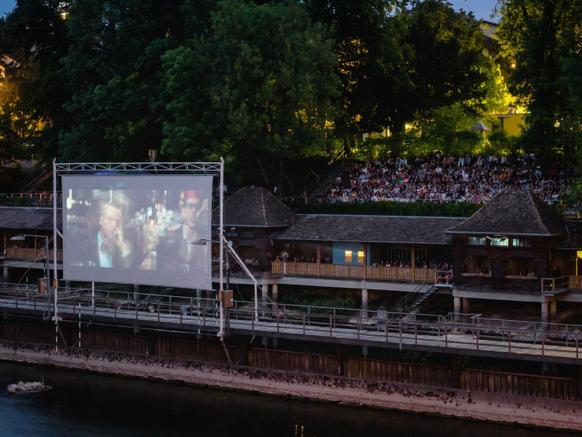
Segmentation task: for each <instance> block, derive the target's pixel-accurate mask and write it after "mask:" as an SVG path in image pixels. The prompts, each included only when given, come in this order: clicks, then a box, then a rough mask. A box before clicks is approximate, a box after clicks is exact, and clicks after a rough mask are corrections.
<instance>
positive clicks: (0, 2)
mask: <svg viewBox="0 0 582 437" xmlns="http://www.w3.org/2000/svg"><path fill="white" fill-rule="evenodd" d="M449 1H450V2H451V3H452V4H453V6H454V7H455V8H456V9H464V10H466V11H471V12H473V14H474V15H475V17H476V18H480V19H484V20H489V21H497V19H493V20H492V19H491V11H492V10H493V8H494V7H495V4H496V3H497V0H449ZM15 4H16V0H0V16H4V15H5V14H7V13H8V12H10V11H11V10H12V9H13V8H14V5H15Z"/></svg>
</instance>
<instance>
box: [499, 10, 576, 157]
mask: <svg viewBox="0 0 582 437" xmlns="http://www.w3.org/2000/svg"><path fill="white" fill-rule="evenodd" d="M499 3H500V11H501V16H502V19H501V29H500V36H501V38H502V41H503V43H504V47H505V50H506V51H507V53H508V54H509V55H510V56H511V57H513V59H514V67H515V68H514V71H513V74H512V75H511V77H510V89H511V91H512V92H513V93H514V94H515V95H516V96H517V97H518V98H519V99H520V100H521V102H522V103H523V104H524V105H525V106H527V108H528V111H529V114H528V116H527V129H526V132H525V134H524V137H523V141H524V143H525V144H526V145H527V146H528V147H529V149H530V150H532V151H535V152H536V153H537V154H538V155H539V156H540V157H541V158H542V159H543V160H544V161H546V162H550V161H551V160H552V159H554V158H555V157H556V156H560V155H563V154H566V155H567V156H569V157H572V156H573V155H574V154H575V151H576V147H579V144H580V135H581V132H582V121H581V120H582V119H581V117H582V111H581V106H580V102H581V99H580V92H581V91H580V90H581V89H582V87H581V82H580V81H581V79H580V78H581V74H580V72H581V71H582V50H581V48H582V24H581V23H582V1H581V0H544V1H543V2H540V1H537V0H501V1H500V2H499ZM577 145H578V146H577Z"/></svg>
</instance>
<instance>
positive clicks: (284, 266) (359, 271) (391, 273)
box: [271, 261, 438, 284]
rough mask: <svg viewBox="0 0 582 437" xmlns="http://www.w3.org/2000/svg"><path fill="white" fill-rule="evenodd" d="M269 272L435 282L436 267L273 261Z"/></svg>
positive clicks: (321, 276) (323, 276)
mask: <svg viewBox="0 0 582 437" xmlns="http://www.w3.org/2000/svg"><path fill="white" fill-rule="evenodd" d="M271 273H272V274H274V275H283V276H314V277H319V278H333V279H368V280H370V281H402V282H422V283H428V284H435V283H436V282H437V279H438V271H437V270H436V269H419V268H414V269H413V268H412V267H387V266H363V265H350V264H322V263H319V264H318V263H309V262H294V261H292V262H282V261H273V263H272V265H271Z"/></svg>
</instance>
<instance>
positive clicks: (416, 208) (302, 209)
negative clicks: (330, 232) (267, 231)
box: [288, 200, 482, 217]
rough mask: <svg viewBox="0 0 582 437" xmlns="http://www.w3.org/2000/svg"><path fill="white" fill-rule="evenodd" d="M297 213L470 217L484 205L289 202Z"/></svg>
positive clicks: (420, 202) (419, 202)
mask: <svg viewBox="0 0 582 437" xmlns="http://www.w3.org/2000/svg"><path fill="white" fill-rule="evenodd" d="M288 204H289V206H291V207H292V208H293V209H294V210H295V211H297V212H299V213H303V214H369V215H402V216H434V217H438V216H444V217H468V216H470V215H472V214H473V213H474V212H476V211H477V210H478V209H479V208H480V207H481V206H482V205H479V204H475V203H468V202H454V203H435V202H422V201H417V202H387V201H382V202H348V203H341V202H338V203H317V202H309V203H306V202H304V201H301V200H292V201H289V202H288Z"/></svg>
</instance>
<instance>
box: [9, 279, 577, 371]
mask: <svg viewBox="0 0 582 437" xmlns="http://www.w3.org/2000/svg"><path fill="white" fill-rule="evenodd" d="M49 297H50V296H46V295H45V296H41V295H39V294H38V293H36V292H30V291H26V289H25V288H23V287H22V286H16V285H13V284H0V308H1V309H2V310H3V311H4V312H14V313H22V314H27V315H28V316H30V315H36V316H38V317H39V318H41V317H43V318H44V319H45V320H50V319H51V317H52V316H53V312H54V305H53V303H52V302H50V301H49ZM58 316H59V319H60V320H61V323H81V324H83V323H85V324H86V323H89V322H90V323H91V324H103V325H108V324H109V325H115V326H127V327H141V328H143V329H155V330H158V331H168V332H190V333H194V332H204V333H210V334H215V333H217V332H218V331H219V327H220V318H219V310H218V302H217V301H216V300H214V299H203V298H195V297H186V296H176V295H161V294H145V293H134V292H121V291H111V290H97V291H96V292H95V294H94V296H92V295H91V290H88V289H71V290H70V291H68V292H62V293H60V294H59V300H58ZM225 329H226V333H227V334H240V335H251V336H264V337H274V338H287V339H295V340H303V341H317V342H332V343H341V344H348V345H361V346H370V347H382V348H396V349H401V350H420V351H429V352H441V353H455V354H466V355H483V356H491V357H499V358H501V357H503V358H513V359H523V360H532V361H546V362H561V363H570V364H580V362H581V361H580V360H581V359H582V325H569V324H553V323H541V322H530V321H515V320H505V319H490V318H484V317H481V316H480V315H478V314H454V313H449V314H447V315H431V314H414V315H410V314H405V313H391V312H386V311H362V310H359V309H350V308H333V307H317V306H305V305H284V304H276V303H272V302H268V303H266V302H265V303H260V304H259V305H258V307H255V306H254V303H253V302H246V301H234V307H233V308H231V309H229V310H228V311H227V312H226V317H225Z"/></svg>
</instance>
